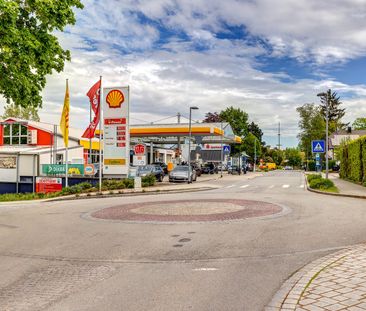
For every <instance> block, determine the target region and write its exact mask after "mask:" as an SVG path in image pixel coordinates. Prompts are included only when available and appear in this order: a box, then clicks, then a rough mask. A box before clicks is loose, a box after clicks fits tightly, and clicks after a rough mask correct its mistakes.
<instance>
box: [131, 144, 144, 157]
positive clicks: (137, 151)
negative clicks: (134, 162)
mask: <svg viewBox="0 0 366 311" xmlns="http://www.w3.org/2000/svg"><path fill="white" fill-rule="evenodd" d="M133 150H134V151H135V155H137V156H140V155H144V154H145V152H146V146H145V145H144V144H137V145H136V146H135V147H134V148H133Z"/></svg>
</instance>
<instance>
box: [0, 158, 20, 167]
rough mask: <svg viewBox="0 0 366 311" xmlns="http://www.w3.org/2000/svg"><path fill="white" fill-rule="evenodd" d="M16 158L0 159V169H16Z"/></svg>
mask: <svg viewBox="0 0 366 311" xmlns="http://www.w3.org/2000/svg"><path fill="white" fill-rule="evenodd" d="M16 167H17V158H16V157H0V168H16Z"/></svg>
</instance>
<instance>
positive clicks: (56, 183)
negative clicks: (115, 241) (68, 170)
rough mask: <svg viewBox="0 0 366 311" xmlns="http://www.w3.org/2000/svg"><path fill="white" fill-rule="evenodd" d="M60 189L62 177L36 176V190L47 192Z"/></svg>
mask: <svg viewBox="0 0 366 311" xmlns="http://www.w3.org/2000/svg"><path fill="white" fill-rule="evenodd" d="M61 190H62V178H52V177H36V192H41V193H48V192H57V191H61Z"/></svg>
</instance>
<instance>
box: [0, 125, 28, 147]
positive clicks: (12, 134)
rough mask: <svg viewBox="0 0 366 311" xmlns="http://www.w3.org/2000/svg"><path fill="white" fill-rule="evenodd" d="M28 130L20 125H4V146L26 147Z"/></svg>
mask: <svg viewBox="0 0 366 311" xmlns="http://www.w3.org/2000/svg"><path fill="white" fill-rule="evenodd" d="M27 133H28V129H27V127H26V126H24V125H22V124H18V123H12V124H5V125H4V145H26V144H27Z"/></svg>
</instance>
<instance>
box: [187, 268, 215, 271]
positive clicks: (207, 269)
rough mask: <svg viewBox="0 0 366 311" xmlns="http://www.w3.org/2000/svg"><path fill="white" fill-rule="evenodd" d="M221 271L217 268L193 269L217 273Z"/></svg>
mask: <svg viewBox="0 0 366 311" xmlns="http://www.w3.org/2000/svg"><path fill="white" fill-rule="evenodd" d="M217 270H219V269H217V268H196V269H193V271H217Z"/></svg>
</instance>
